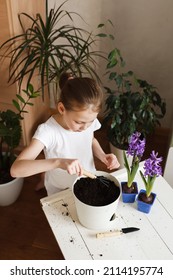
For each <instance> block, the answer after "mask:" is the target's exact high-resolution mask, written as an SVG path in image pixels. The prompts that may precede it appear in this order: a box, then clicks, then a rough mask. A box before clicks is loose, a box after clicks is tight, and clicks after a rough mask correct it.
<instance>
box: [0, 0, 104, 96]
mask: <svg viewBox="0 0 173 280" xmlns="http://www.w3.org/2000/svg"><path fill="white" fill-rule="evenodd" d="M66 2H67V1H64V2H63V3H62V4H61V5H60V6H59V7H58V8H54V9H51V10H50V11H49V13H48V12H47V15H46V20H44V18H43V17H42V16H41V14H39V13H38V14H37V15H36V17H32V16H31V15H29V14H27V13H21V14H19V15H18V19H19V22H20V25H21V27H22V32H21V33H20V34H17V35H15V36H13V37H12V38H9V39H8V40H7V41H5V42H3V43H2V44H1V46H0V50H2V51H3V50H4V52H1V54H2V55H1V60H2V59H4V58H5V57H8V59H9V58H10V63H9V82H10V83H16V82H17V83H18V86H19V89H20V88H21V85H22V81H23V79H25V81H27V85H28V84H29V83H31V82H32V78H33V76H36V75H38V76H39V77H40V81H41V89H42V94H43V97H44V88H45V85H48V89H49V87H50V83H51V82H53V84H54V85H56V86H57V85H58V81H59V77H60V75H61V73H62V72H66V71H68V72H71V73H72V74H73V75H77V76H82V75H84V74H85V75H86V74H88V75H90V76H92V77H94V78H96V79H98V80H100V79H99V76H98V75H97V71H96V66H97V61H96V60H97V57H103V56H102V53H101V52H100V51H97V50H94V49H95V48H96V47H95V45H97V44H96V42H97V40H98V37H96V36H95V35H94V34H93V32H88V31H87V30H85V29H82V28H80V27H75V26H74V23H73V16H74V15H75V16H78V17H80V15H79V14H77V13H74V12H67V11H66V10H64V4H65V3H66ZM80 18H81V17H80ZM23 22H24V23H25V22H28V25H27V26H28V27H27V28H26V27H25V25H24V24H23ZM64 22H70V23H69V24H64ZM99 27H101V26H99ZM100 37H101V36H100ZM55 88H56V87H55Z"/></svg>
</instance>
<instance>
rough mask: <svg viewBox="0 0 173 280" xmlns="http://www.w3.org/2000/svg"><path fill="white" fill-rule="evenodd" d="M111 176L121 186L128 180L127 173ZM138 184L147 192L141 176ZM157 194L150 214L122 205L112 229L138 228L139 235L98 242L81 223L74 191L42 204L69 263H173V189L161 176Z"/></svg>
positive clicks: (131, 206)
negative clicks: (156, 261)
mask: <svg viewBox="0 0 173 280" xmlns="http://www.w3.org/2000/svg"><path fill="white" fill-rule="evenodd" d="M141 168H142V167H141ZM111 174H112V175H113V176H115V177H116V178H117V180H118V181H119V182H121V181H124V180H126V179H127V178H126V171H125V170H124V169H121V170H119V171H117V172H113V173H111ZM135 180H136V181H137V182H138V187H139V189H140V188H144V186H143V182H142V180H141V178H140V176H139V174H137V176H136V178H135ZM153 191H154V192H156V193H157V198H156V200H155V203H154V205H153V208H152V209H151V212H150V213H149V214H144V213H142V212H139V211H138V210H137V205H136V202H135V203H132V204H126V203H123V202H122V200H121V199H120V201H119V204H118V209H117V213H116V215H117V217H116V219H115V220H114V221H112V227H111V229H121V228H124V227H138V228H140V230H139V231H137V232H133V233H128V234H123V235H121V236H118V237H107V238H102V239H97V238H96V233H97V232H98V231H96V230H89V229H87V228H85V227H83V226H82V225H81V224H80V223H79V221H78V218H77V214H76V209H75V205H74V199H73V194H72V192H71V190H70V189H68V190H65V191H62V192H60V193H58V194H54V195H52V196H49V197H46V198H43V199H41V204H42V208H43V211H44V213H45V215H46V217H47V220H48V222H49V224H50V227H51V229H52V231H53V233H54V235H55V238H56V240H57V242H58V244H59V247H60V248H61V251H62V253H63V255H64V258H65V259H67V260H87V259H88V260H91V259H93V260H104V259H105V260H108V259H109V260H111V259H112V260H133V259H136V260H142V259H145V260H148V259H151V260H156V259H160V260H161V259H162V260H169V259H173V189H172V188H171V187H170V186H169V184H168V183H167V182H166V181H165V179H164V178H163V177H161V176H160V177H158V178H156V181H155V184H154V188H153Z"/></svg>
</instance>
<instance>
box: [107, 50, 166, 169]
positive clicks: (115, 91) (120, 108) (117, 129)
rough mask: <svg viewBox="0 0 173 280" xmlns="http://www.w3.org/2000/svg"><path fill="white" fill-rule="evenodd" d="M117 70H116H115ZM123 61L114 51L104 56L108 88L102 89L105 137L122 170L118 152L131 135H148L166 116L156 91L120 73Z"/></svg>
mask: <svg viewBox="0 0 173 280" xmlns="http://www.w3.org/2000/svg"><path fill="white" fill-rule="evenodd" d="M116 67H117V69H115V68H116ZM124 67H125V61H124V59H123V58H122V56H121V53H120V50H119V49H117V48H115V49H113V50H112V51H111V52H110V53H109V55H108V64H107V67H106V68H107V72H106V75H108V79H109V82H111V87H105V89H106V93H107V97H106V102H105V104H106V108H105V113H104V120H103V123H104V124H105V125H106V128H107V137H108V140H109V142H110V143H111V147H114V148H117V149H118V151H120V152H121V153H120V154H121V158H120V157H119V155H118V154H116V151H115V150H113V152H114V153H115V154H116V155H117V156H118V159H119V161H120V164H121V167H123V156H122V151H123V150H127V148H128V139H129V137H130V135H132V133H133V132H135V131H138V132H141V133H142V135H143V136H144V137H145V138H146V136H147V135H148V134H150V133H152V132H153V131H154V129H155V127H156V126H157V125H160V119H161V118H163V117H164V115H165V113H166V104H165V102H164V100H163V99H162V98H161V97H160V95H159V93H158V92H157V89H156V88H155V87H154V86H153V85H151V84H149V83H148V82H147V81H145V80H141V79H137V78H136V77H135V75H134V73H133V72H132V71H123V70H124Z"/></svg>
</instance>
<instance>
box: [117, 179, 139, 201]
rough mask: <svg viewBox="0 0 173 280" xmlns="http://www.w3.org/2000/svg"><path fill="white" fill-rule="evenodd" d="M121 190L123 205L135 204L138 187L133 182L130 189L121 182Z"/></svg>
mask: <svg viewBox="0 0 173 280" xmlns="http://www.w3.org/2000/svg"><path fill="white" fill-rule="evenodd" d="M121 189H122V201H123V202H124V203H133V202H135V199H136V195H137V194H138V186H137V183H136V182H133V184H132V187H131V188H128V187H127V182H121Z"/></svg>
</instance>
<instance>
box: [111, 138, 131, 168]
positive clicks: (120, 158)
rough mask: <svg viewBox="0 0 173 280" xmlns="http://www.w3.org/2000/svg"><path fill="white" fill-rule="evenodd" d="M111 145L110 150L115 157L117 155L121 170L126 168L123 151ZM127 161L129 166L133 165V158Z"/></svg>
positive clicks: (129, 157)
mask: <svg viewBox="0 0 173 280" xmlns="http://www.w3.org/2000/svg"><path fill="white" fill-rule="evenodd" d="M109 145H110V150H111V153H113V154H114V155H116V157H117V159H118V161H119V163H120V167H119V169H122V168H124V159H123V150H121V149H118V148H116V147H115V146H113V145H112V144H111V143H109ZM127 161H128V163H129V165H130V164H131V163H132V157H131V156H128V157H127Z"/></svg>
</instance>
